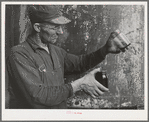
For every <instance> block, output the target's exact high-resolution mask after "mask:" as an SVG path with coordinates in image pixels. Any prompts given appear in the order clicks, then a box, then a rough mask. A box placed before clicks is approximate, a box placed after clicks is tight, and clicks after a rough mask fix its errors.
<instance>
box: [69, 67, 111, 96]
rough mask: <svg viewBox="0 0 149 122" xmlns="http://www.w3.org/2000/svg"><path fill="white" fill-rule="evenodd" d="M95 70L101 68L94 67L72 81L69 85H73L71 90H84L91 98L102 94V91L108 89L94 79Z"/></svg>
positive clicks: (97, 70)
mask: <svg viewBox="0 0 149 122" xmlns="http://www.w3.org/2000/svg"><path fill="white" fill-rule="evenodd" d="M97 72H101V69H100V68H97V69H94V70H93V71H91V72H90V73H88V74H87V75H85V76H84V77H82V78H80V79H78V80H76V81H74V82H72V83H71V85H72V87H73V91H74V92H76V91H79V90H84V91H85V92H87V93H89V94H90V95H91V96H92V97H93V98H97V97H99V96H100V95H103V94H104V92H106V91H109V89H107V88H106V87H104V86H103V85H102V84H100V83H99V82H98V81H97V80H96V79H95V74H96V73H97Z"/></svg>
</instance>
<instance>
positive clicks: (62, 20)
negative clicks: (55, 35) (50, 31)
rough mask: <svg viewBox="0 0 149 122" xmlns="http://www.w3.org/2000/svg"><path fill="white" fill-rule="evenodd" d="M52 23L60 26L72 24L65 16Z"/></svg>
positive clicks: (53, 20)
mask: <svg viewBox="0 0 149 122" xmlns="http://www.w3.org/2000/svg"><path fill="white" fill-rule="evenodd" d="M50 21H51V22H52V23H54V24H60V25H63V24H67V23H69V22H71V20H69V19H68V18H66V17H64V16H60V17H57V18H55V19H52V20H50Z"/></svg>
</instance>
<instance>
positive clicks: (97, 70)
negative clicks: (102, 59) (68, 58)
mask: <svg viewBox="0 0 149 122" xmlns="http://www.w3.org/2000/svg"><path fill="white" fill-rule="evenodd" d="M100 71H101V67H99V68H96V69H94V70H93V71H91V72H90V73H91V74H95V73H97V72H100Z"/></svg>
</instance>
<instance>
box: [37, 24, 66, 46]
mask: <svg viewBox="0 0 149 122" xmlns="http://www.w3.org/2000/svg"><path fill="white" fill-rule="evenodd" d="M40 25H41V26H40V27H41V30H40V38H41V41H42V43H45V44H48V43H52V44H54V43H55V42H56V41H57V38H58V35H59V34H63V31H62V28H61V26H60V25H52V24H49V23H44V24H40Z"/></svg>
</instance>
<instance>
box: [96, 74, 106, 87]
mask: <svg viewBox="0 0 149 122" xmlns="http://www.w3.org/2000/svg"><path fill="white" fill-rule="evenodd" d="M95 79H96V80H97V81H98V82H99V83H101V84H102V85H103V86H105V87H107V88H108V77H107V75H106V72H105V71H102V72H97V73H96V74H95Z"/></svg>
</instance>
